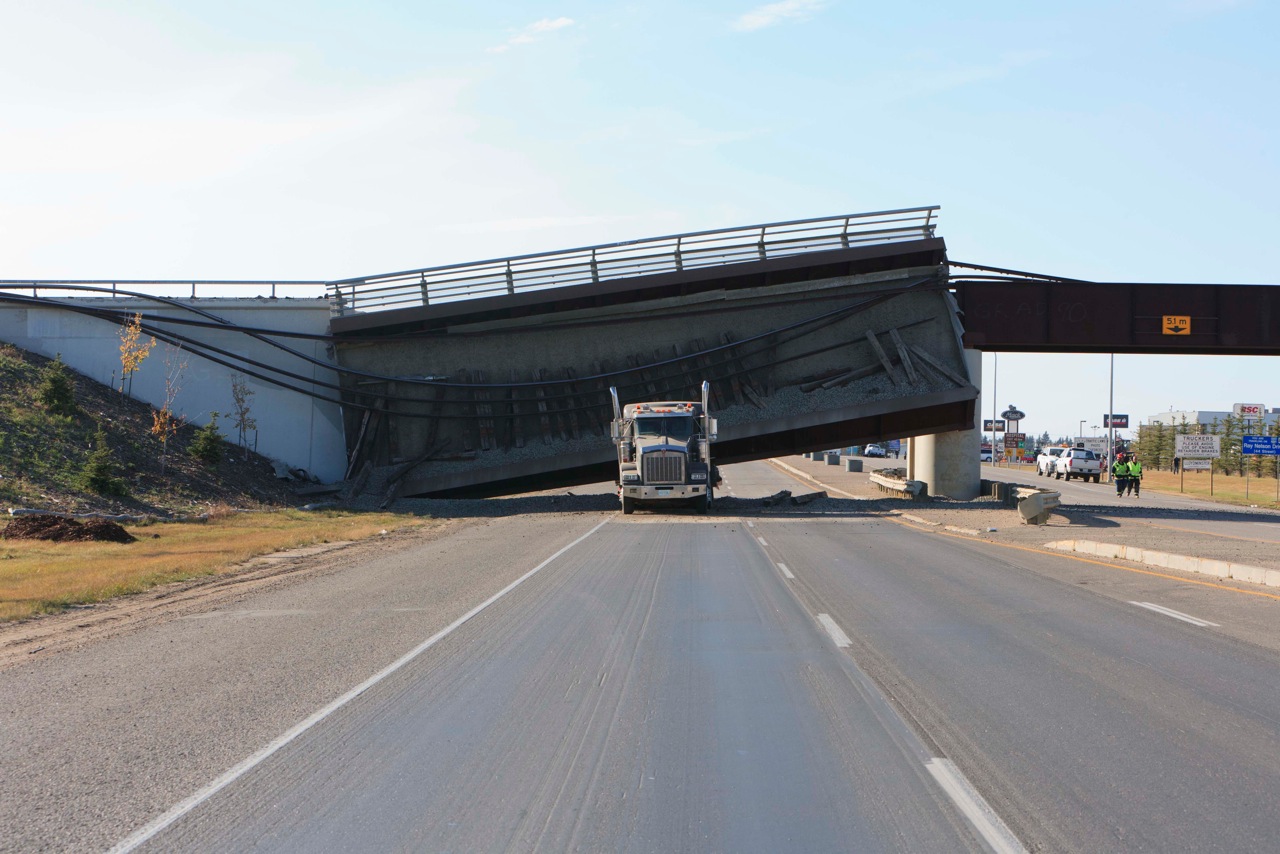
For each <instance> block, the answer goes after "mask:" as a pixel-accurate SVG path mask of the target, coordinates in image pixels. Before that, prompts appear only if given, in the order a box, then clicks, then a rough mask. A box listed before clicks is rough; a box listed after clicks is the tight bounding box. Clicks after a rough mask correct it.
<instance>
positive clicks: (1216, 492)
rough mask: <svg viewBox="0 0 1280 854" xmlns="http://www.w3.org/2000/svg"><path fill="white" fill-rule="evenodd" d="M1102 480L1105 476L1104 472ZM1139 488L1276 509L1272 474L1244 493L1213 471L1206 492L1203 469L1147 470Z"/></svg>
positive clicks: (1027, 467) (1237, 480)
mask: <svg viewBox="0 0 1280 854" xmlns="http://www.w3.org/2000/svg"><path fill="white" fill-rule="evenodd" d="M997 468H999V469H1004V470H1013V471H1023V472H1030V473H1031V474H1033V475H1034V474H1035V471H1036V467H1035V466H1034V465H1031V464H1028V463H1021V464H1015V465H1008V464H1006V463H1001V464H1000V465H999V466H998V467H997ZM1104 479H1105V475H1104ZM1142 488H1143V490H1144V491H1149V492H1169V493H1173V494H1182V495H1194V496H1195V497H1197V498H1207V499H1208V500H1210V501H1218V502H1221V503H1222V504H1238V505H1240V506H1243V507H1252V506H1253V505H1255V504H1256V505H1257V506H1258V507H1270V508H1272V509H1275V510H1280V502H1277V501H1276V479H1275V478H1274V477H1250V478H1249V484H1248V494H1247V495H1246V493H1245V479H1244V477H1243V476H1242V475H1238V474H1233V475H1226V474H1222V473H1221V472H1214V474H1213V489H1212V492H1210V486H1209V473H1208V472H1207V471H1189V472H1186V473H1185V474H1174V473H1173V472H1170V471H1153V470H1152V469H1147V470H1146V471H1144V472H1143V473H1142Z"/></svg>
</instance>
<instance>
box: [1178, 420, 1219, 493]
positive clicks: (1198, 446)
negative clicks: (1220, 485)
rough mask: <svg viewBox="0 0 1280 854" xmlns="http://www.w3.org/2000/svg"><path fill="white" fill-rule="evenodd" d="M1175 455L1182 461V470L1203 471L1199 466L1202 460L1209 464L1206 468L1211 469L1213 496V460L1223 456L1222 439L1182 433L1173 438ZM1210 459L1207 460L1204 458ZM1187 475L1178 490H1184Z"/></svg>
mask: <svg viewBox="0 0 1280 854" xmlns="http://www.w3.org/2000/svg"><path fill="white" fill-rule="evenodd" d="M1173 453H1174V456H1176V457H1178V458H1179V459H1181V460H1182V470H1183V471H1184V472H1185V471H1186V470H1187V469H1189V468H1190V469H1196V470H1203V469H1202V467H1201V466H1200V465H1198V464H1196V465H1192V464H1193V463H1199V462H1201V460H1203V461H1204V462H1206V463H1207V465H1206V466H1204V468H1208V469H1209V494H1210V495H1213V460H1214V459H1216V458H1217V457H1220V456H1221V455H1222V437H1221V436H1218V435H1216V434H1214V433H1180V434H1179V435H1177V436H1174V437H1173ZM1187 457H1198V458H1200V459H1197V460H1189V459H1187ZM1206 457H1207V458H1208V459H1207V460H1206V459H1204V458H1206ZM1185 478H1186V475H1183V478H1182V479H1181V480H1180V481H1179V483H1178V490H1179V491H1181V490H1182V483H1183V482H1185Z"/></svg>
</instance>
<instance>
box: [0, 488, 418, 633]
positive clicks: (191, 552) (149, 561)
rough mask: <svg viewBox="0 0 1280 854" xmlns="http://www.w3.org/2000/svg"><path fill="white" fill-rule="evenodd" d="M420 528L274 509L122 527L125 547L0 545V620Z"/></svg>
mask: <svg viewBox="0 0 1280 854" xmlns="http://www.w3.org/2000/svg"><path fill="white" fill-rule="evenodd" d="M424 523H425V524H431V523H430V522H428V521H426V520H422V519H417V518H414V517H410V516H396V515H393V514H390V513H338V512H330V513H302V512H298V511H281V512H278V513H253V514H235V515H230V516H221V517H215V518H213V519H211V520H210V521H209V522H207V523H205V524H171V525H170V524H165V525H149V526H144V527H130V526H126V530H128V531H129V533H131V534H133V535H134V536H135V537H137V538H138V542H136V543H128V544H120V543H50V542H44V541H42V540H0V621H6V620H15V619H21V618H23V617H28V616H31V615H33V614H40V613H50V612H53V611H58V610H62V609H64V608H67V607H69V606H72V605H78V604H85V603H90V602H101V601H103V600H105V599H109V598H111V597H113V596H120V595H124V594H127V593H137V592H139V591H142V590H146V589H147V588H149V587H154V586H155V585H157V584H166V583H168V582H171V581H181V580H183V579H187V578H194V577H196V576H201V575H214V574H217V573H219V572H224V571H226V570H227V569H229V568H230V567H232V566H234V565H235V564H237V563H240V562H242V561H245V560H248V559H249V558H251V557H254V556H256V555H262V554H270V553H271V552H276V551H282V550H284V549H292V548H298V547H300V546H307V545H314V544H316V543H326V542H337V541H340V540H358V539H362V538H364V537H368V536H371V535H373V534H377V533H378V532H380V531H382V530H388V531H390V530H393V529H395V528H402V527H406V526H411V525H420V524H424Z"/></svg>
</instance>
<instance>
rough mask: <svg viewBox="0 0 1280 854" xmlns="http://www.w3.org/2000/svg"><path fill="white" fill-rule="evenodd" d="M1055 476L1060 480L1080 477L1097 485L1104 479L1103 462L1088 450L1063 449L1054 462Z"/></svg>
mask: <svg viewBox="0 0 1280 854" xmlns="http://www.w3.org/2000/svg"><path fill="white" fill-rule="evenodd" d="M1053 474H1054V477H1056V478H1058V479H1059V480H1062V479H1063V478H1066V479H1067V480H1071V478H1073V477H1079V478H1083V479H1084V480H1092V481H1093V482H1094V483H1097V482H1098V481H1099V480H1101V479H1102V460H1100V459H1099V458H1098V455H1097V454H1095V453H1094V452H1093V451H1090V450H1089V449H1088V448H1063V449H1062V453H1061V454H1059V455H1058V458H1057V459H1056V460H1054V462H1053Z"/></svg>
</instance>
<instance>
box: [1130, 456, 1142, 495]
mask: <svg viewBox="0 0 1280 854" xmlns="http://www.w3.org/2000/svg"><path fill="white" fill-rule="evenodd" d="M1128 468H1129V492H1130V493H1132V494H1133V496H1134V497H1135V498H1137V497H1138V496H1139V495H1141V494H1142V463H1140V462H1138V455H1137V454H1131V455H1130V456H1129V464H1128Z"/></svg>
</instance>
